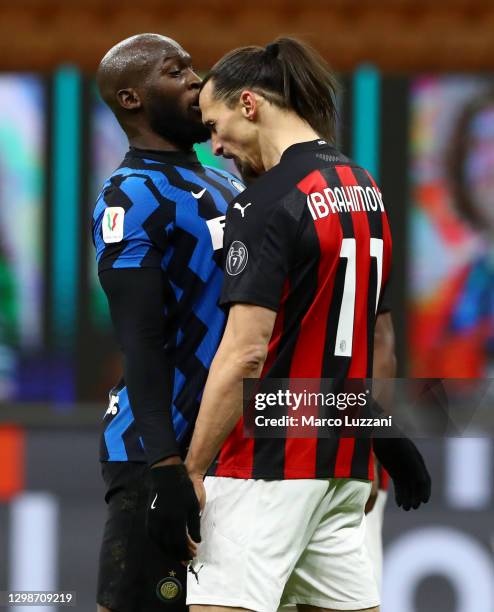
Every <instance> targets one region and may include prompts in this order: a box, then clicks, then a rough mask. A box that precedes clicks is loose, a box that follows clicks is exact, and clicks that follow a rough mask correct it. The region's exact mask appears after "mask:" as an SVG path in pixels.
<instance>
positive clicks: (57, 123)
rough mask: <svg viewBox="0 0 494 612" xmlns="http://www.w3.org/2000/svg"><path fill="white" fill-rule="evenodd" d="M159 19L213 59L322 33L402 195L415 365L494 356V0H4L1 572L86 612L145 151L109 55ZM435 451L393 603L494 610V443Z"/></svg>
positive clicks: (398, 200) (362, 131)
mask: <svg viewBox="0 0 494 612" xmlns="http://www.w3.org/2000/svg"><path fill="white" fill-rule="evenodd" d="M145 31H156V32H160V33H163V34H166V35H169V36H171V37H173V38H175V39H176V40H178V41H179V42H180V43H181V44H182V45H183V46H184V47H185V48H186V49H187V50H188V51H190V52H191V54H192V56H193V60H194V65H195V66H196V68H197V69H199V70H207V68H208V67H209V66H210V65H211V64H212V63H213V62H214V61H215V60H216V59H218V58H219V57H220V56H221V55H222V54H223V53H224V52H226V51H227V50H229V49H231V48H233V47H236V46H239V45H243V44H252V43H258V44H266V43H267V42H269V41H270V40H272V39H273V38H274V37H275V36H277V35H278V34H296V35H299V36H301V37H303V38H305V39H306V40H308V41H309V42H311V43H312V44H313V45H314V46H315V47H317V48H318V49H319V50H320V51H321V52H322V53H323V54H324V56H325V57H326V58H327V60H328V61H329V62H330V64H331V65H332V66H333V67H334V69H335V70H336V71H337V73H338V74H339V76H340V80H341V83H342V93H341V96H340V118H341V121H340V130H339V145H340V147H341V148H342V150H343V151H344V152H345V153H347V154H349V155H350V156H352V157H354V158H355V159H356V160H357V161H359V162H360V163H362V164H363V165H365V166H366V167H367V168H368V169H369V170H371V171H372V172H373V173H374V175H375V177H376V178H377V180H378V181H379V182H380V184H381V186H382V190H383V192H384V196H385V201H386V202H387V206H388V208H389V210H390V215H391V220H392V226H393V236H394V249H395V251H394V252H395V260H394V272H393V296H392V301H393V316H394V322H395V326H396V331H397V350H398V358H399V374H400V375H401V376H410V377H433V376H444V377H489V376H491V374H492V372H493V368H494V78H493V75H492V70H493V69H494V66H493V64H492V58H493V57H494V4H493V3H492V1H491V0H441V1H438V0H380V1H379V2H375V1H370V0H312V1H311V2H310V3H303V2H300V0H263V1H260V0H251V1H250V2H249V3H247V4H245V3H232V2H229V1H228V0H204V1H201V0H189V1H188V2H187V3H184V2H180V1H179V0H161V1H158V0H140V2H137V3H136V2H130V1H129V0H119V1H118V2H117V1H103V0H70V1H68V0H16V2H7V1H5V0H1V1H0V591H1V590H7V589H29V590H35V589H44V590H48V589H63V590H71V591H76V592H77V607H76V609H77V610H81V611H84V612H86V611H90V610H94V597H95V595H94V593H95V576H96V562H97V552H98V543H99V537H100V533H101V530H102V526H103V517H104V503H103V500H102V493H103V491H102V485H101V483H100V478H99V466H98V463H97V456H98V452H97V446H98V428H99V421H100V419H101V416H102V414H103V412H104V411H105V409H106V405H105V403H106V397H107V392H108V389H109V387H110V386H111V385H112V384H113V383H114V381H115V380H116V379H117V377H118V372H119V358H118V355H117V352H116V347H115V343H114V341H113V339H112V334H111V329H110V325H109V319H108V313H107V308H106V302H105V299H104V296H103V295H102V293H101V291H100V290H99V287H98V284H97V279H96V276H95V266H94V253H93V249H92V244H91V238H90V216H91V210H92V206H93V202H94V200H95V197H96V195H97V192H98V190H99V187H100V185H101V184H102V182H103V179H104V178H105V177H106V176H107V175H108V174H109V173H110V172H111V171H112V170H113V169H114V168H115V167H116V166H117V165H118V164H119V162H120V159H121V157H122V154H123V152H124V151H125V149H126V144H125V139H124V136H123V133H122V132H121V131H120V128H119V127H118V125H117V124H116V122H115V120H114V119H113V117H112V116H111V115H110V114H109V112H108V111H107V109H106V108H105V107H104V106H103V105H102V103H101V102H100V101H99V99H98V96H97V93H96V90H95V86H94V82H93V74H94V71H95V68H96V66H97V64H98V62H99V60H100V58H101V57H102V55H103V54H104V52H105V51H106V50H107V49H108V48H109V47H110V46H112V45H113V44H114V43H116V42H117V41H119V40H121V39H122V38H125V37H127V36H129V35H132V34H134V33H138V32H145ZM199 154H200V156H201V157H202V159H203V160H207V161H208V162H209V163H212V164H221V163H222V162H221V160H217V159H214V158H212V157H211V154H210V152H209V149H208V147H207V146H201V147H200V151H199ZM493 409H494V406H493ZM422 448H423V449H424V451H425V453H426V455H427V458H428V461H429V462H430V466H431V472H432V474H433V480H434V497H433V501H432V502H431V503H430V504H429V505H428V506H427V507H425V508H424V509H422V510H421V511H420V512H418V513H411V514H410V513H409V514H405V513H402V512H400V511H398V510H397V509H396V508H395V507H394V505H393V503H389V504H388V509H387V512H386V520H385V528H384V534H385V571H384V577H385V582H384V604H383V607H382V609H383V610H384V612H493V611H494V556H493V550H494V520H493V519H494V514H493V510H494V499H493V490H494V470H493V467H494V452H493V448H494V445H493V443H492V440H490V439H488V438H484V439H482V438H476V439H449V440H435V441H424V442H423V444H422ZM16 609H19V608H16ZM55 609H56V608H55V607H51V608H50V607H45V608H43V610H55Z"/></svg>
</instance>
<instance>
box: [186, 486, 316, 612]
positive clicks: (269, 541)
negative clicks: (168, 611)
mask: <svg viewBox="0 0 494 612" xmlns="http://www.w3.org/2000/svg"><path fill="white" fill-rule="evenodd" d="M205 486H206V499H207V501H206V507H205V509H204V512H203V514H202V517H201V535H202V542H201V543H200V545H199V548H198V554H197V557H196V558H195V559H194V562H193V563H192V569H193V570H194V575H192V574H189V575H188V577H187V590H188V593H187V600H188V603H189V605H190V606H203V605H204V606H209V605H211V606H213V605H214V606H228V607H230V608H244V609H248V610H249V609H250V610H256V611H257V610H260V611H263V612H264V611H270V610H273V611H274V610H276V608H277V606H278V603H279V601H280V597H281V594H282V591H283V588H284V585H285V583H286V582H287V580H288V578H289V576H290V574H291V572H292V570H293V567H294V566H295V564H296V562H297V559H298V558H299V556H300V554H301V553H302V552H303V550H304V548H305V545H306V543H307V541H308V540H309V539H310V537H311V535H312V532H313V530H314V528H315V527H316V525H317V524H318V521H319V520H320V516H319V504H320V502H321V500H322V499H323V498H324V496H325V494H326V492H327V489H328V482H327V481H319V480H304V479H298V480H281V481H264V480H251V479H247V480H243V479H236V478H216V477H208V478H206V480H205ZM294 500H296V503H294Z"/></svg>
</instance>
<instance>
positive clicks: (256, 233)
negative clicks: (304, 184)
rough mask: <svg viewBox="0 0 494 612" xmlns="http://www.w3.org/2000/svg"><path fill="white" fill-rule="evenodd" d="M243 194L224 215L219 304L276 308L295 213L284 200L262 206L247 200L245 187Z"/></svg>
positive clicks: (285, 274) (292, 237) (295, 225)
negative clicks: (223, 275)
mask: <svg viewBox="0 0 494 612" xmlns="http://www.w3.org/2000/svg"><path fill="white" fill-rule="evenodd" d="M244 193H245V194H246V196H244V194H242V196H243V197H242V198H241V200H240V201H239V200H237V201H235V203H233V204H231V205H230V207H229V209H228V213H227V217H226V226H225V250H224V272H225V277H224V284H223V291H222V295H221V304H222V305H228V304H232V303H247V304H255V305H257V306H263V307H265V308H270V309H271V310H274V311H277V310H278V308H279V306H280V301H281V296H282V292H283V286H284V283H285V281H286V279H287V277H288V274H289V270H290V267H291V264H292V261H293V253H294V244H295V241H296V236H297V231H298V226H299V219H298V215H297V214H294V213H293V211H292V210H290V207H289V206H287V201H286V200H285V201H284V200H282V201H278V202H273V203H272V204H267V205H264V206H263V205H262V204H259V205H257V204H256V203H253V202H250V201H249V197H248V190H247V191H246V192H244ZM288 200H289V198H288ZM242 213H243V214H242Z"/></svg>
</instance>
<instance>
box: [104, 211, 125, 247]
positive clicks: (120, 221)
mask: <svg viewBox="0 0 494 612" xmlns="http://www.w3.org/2000/svg"><path fill="white" fill-rule="evenodd" d="M124 216H125V210H124V209H123V208H122V207H121V206H109V207H108V208H107V209H106V210H105V214H104V216H103V240H104V241H105V242H106V244H112V243H113V242H121V241H122V240H123V230H124Z"/></svg>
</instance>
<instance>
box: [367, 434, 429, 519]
mask: <svg viewBox="0 0 494 612" xmlns="http://www.w3.org/2000/svg"><path fill="white" fill-rule="evenodd" d="M373 444H374V454H375V455H376V457H377V459H378V460H379V462H380V463H381V465H382V466H383V467H384V468H385V469H386V470H387V471H388V473H389V475H390V476H391V478H392V480H393V484H394V488H395V499H396V503H397V504H398V506H400V507H402V508H403V510H410V508H414V509H417V508H418V507H419V506H420V504H422V503H424V504H425V503H427V502H428V501H429V498H430V496H431V477H430V476H429V472H428V471H427V467H426V465H425V463H424V460H423V458H422V455H421V454H420V453H419V450H418V448H417V447H416V446H415V444H414V443H413V442H412V441H411V440H409V439H408V438H374V440H373Z"/></svg>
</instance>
